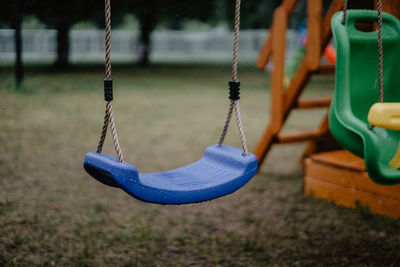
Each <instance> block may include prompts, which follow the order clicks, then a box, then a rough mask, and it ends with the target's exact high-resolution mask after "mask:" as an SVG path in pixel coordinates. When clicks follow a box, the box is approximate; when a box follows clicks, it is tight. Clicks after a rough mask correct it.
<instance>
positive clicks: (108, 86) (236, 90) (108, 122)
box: [97, 0, 248, 162]
mask: <svg viewBox="0 0 400 267" xmlns="http://www.w3.org/2000/svg"><path fill="white" fill-rule="evenodd" d="M240 3H241V1H240V0H236V5H235V27H234V42H233V58H232V80H231V81H230V82H229V90H230V91H229V99H230V100H231V101H230V104H229V109H228V114H227V117H226V121H225V125H224V128H223V131H222V133H221V137H220V139H219V142H218V145H219V146H222V144H223V142H224V139H225V137H226V134H227V131H228V128H229V123H230V120H231V118H232V113H233V109H235V115H236V123H237V127H238V129H239V136H240V140H241V143H242V148H243V155H244V156H247V155H248V149H247V142H246V136H245V134H244V129H243V124H242V121H241V117H240V107H239V99H240V97H239V94H240V81H239V80H238V76H237V64H238V48H239V30H240ZM105 25H106V35H105V61H106V63H105V65H106V66H105V72H106V78H105V79H104V99H105V100H106V102H107V104H106V111H105V116H104V123H103V128H102V131H101V135H100V140H99V144H98V146H97V153H101V152H102V150H103V145H104V142H105V139H106V136H107V129H108V126H110V129H111V135H112V140H113V143H114V148H115V151H116V152H117V156H118V159H119V161H120V162H123V161H124V158H123V155H122V150H121V147H120V144H119V141H118V135H117V129H116V127H115V122H114V115H113V111H112V104H111V101H112V100H113V87H112V79H111V6H110V0H105Z"/></svg>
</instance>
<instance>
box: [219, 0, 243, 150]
mask: <svg viewBox="0 0 400 267" xmlns="http://www.w3.org/2000/svg"><path fill="white" fill-rule="evenodd" d="M240 2H241V1H240V0H236V5H235V29H234V37H233V57H232V80H234V81H237V80H238V76H237V64H238V49H239V33H240ZM233 108H235V115H236V123H237V126H238V130H239V136H240V140H241V143H242V148H243V155H244V156H247V155H248V149H247V142H246V136H245V134H244V130H243V125H242V120H241V118H240V108H239V100H231V101H230V104H229V109H228V114H227V115H226V120H225V125H224V128H223V130H222V133H221V136H220V138H219V142H218V146H222V144H223V142H224V140H225V137H226V134H227V132H228V128H229V122H230V121H231V118H232V112H233Z"/></svg>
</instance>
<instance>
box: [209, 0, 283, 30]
mask: <svg viewBox="0 0 400 267" xmlns="http://www.w3.org/2000/svg"><path fill="white" fill-rule="evenodd" d="M216 1H224V2H225V3H224V6H226V12H227V16H226V17H227V18H228V22H229V25H231V26H232V27H233V23H234V22H233V18H234V15H235V1H234V0H216ZM281 2H282V1H281V0H263V1H259V0H246V1H242V3H241V11H240V15H241V16H240V27H241V28H243V29H267V28H269V27H270V26H271V23H272V18H273V13H274V10H275V8H276V7H278V6H279V5H280V4H281Z"/></svg>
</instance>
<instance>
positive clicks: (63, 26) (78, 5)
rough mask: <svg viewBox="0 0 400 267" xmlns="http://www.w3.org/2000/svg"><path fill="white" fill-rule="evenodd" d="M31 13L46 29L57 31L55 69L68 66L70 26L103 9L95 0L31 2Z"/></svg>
mask: <svg viewBox="0 0 400 267" xmlns="http://www.w3.org/2000/svg"><path fill="white" fill-rule="evenodd" d="M31 1H32V3H33V4H32V7H31V12H32V13H33V14H35V15H36V16H37V17H38V18H39V19H40V20H41V21H43V23H45V24H46V25H47V27H52V28H55V29H56V30H57V59H56V62H55V65H56V66H57V67H65V66H67V65H68V57H69V38H68V34H69V30H70V28H71V26H72V25H73V24H74V23H76V22H78V21H81V20H87V19H90V18H93V17H95V16H96V15H97V14H98V13H100V12H101V11H102V10H103V9H104V7H103V6H104V3H103V1H96V0H85V1H81V0H69V1H53V0H31Z"/></svg>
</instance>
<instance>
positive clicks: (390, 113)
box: [368, 103, 400, 169]
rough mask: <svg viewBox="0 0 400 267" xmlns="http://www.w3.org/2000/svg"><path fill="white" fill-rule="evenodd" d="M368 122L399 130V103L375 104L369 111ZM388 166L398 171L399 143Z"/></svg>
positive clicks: (399, 164) (399, 158) (399, 160)
mask: <svg viewBox="0 0 400 267" xmlns="http://www.w3.org/2000/svg"><path fill="white" fill-rule="evenodd" d="M368 122H369V123H370V124H371V125H373V126H377V127H381V128H385V129H389V130H400V103H375V104H373V105H372V107H371V108H370V110H369V113H368ZM389 166H390V167H392V168H395V169H400V142H399V147H398V149H397V153H396V155H394V157H393V158H392V160H391V161H390V162H389Z"/></svg>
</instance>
